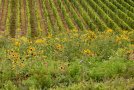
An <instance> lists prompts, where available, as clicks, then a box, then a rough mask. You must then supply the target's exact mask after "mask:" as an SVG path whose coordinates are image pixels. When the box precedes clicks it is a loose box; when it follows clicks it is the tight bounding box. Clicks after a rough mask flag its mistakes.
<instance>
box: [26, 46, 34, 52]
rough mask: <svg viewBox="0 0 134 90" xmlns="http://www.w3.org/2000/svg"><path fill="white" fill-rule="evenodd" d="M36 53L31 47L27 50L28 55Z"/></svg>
mask: <svg viewBox="0 0 134 90" xmlns="http://www.w3.org/2000/svg"><path fill="white" fill-rule="evenodd" d="M34 51H35V48H34V47H31V46H30V47H29V48H28V49H27V52H28V53H32V52H34Z"/></svg>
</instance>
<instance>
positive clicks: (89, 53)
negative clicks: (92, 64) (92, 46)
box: [83, 49, 94, 56]
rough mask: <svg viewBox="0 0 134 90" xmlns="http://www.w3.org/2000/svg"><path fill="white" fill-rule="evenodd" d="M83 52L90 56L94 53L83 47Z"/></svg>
mask: <svg viewBox="0 0 134 90" xmlns="http://www.w3.org/2000/svg"><path fill="white" fill-rule="evenodd" d="M83 54H85V55H89V56H92V55H93V54H94V53H93V52H92V51H91V50H89V49H85V50H83Z"/></svg>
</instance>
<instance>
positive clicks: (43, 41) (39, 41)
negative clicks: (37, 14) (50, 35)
mask: <svg viewBox="0 0 134 90" xmlns="http://www.w3.org/2000/svg"><path fill="white" fill-rule="evenodd" d="M35 43H36V44H44V43H45V40H43V39H37V40H36V41H35Z"/></svg>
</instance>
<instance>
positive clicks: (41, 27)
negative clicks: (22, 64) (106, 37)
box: [0, 0, 134, 37]
mask: <svg viewBox="0 0 134 90" xmlns="http://www.w3.org/2000/svg"><path fill="white" fill-rule="evenodd" d="M108 28H110V29H113V30H115V31H119V30H133V29H134V1H133V0H127V1H126V0H125V1H124V0H19V1H16V0H0V34H4V35H5V36H11V37H19V36H26V37H37V36H44V35H48V34H55V33H57V32H61V31H63V32H66V31H70V30H73V29H77V30H93V31H104V30H107V29H108Z"/></svg>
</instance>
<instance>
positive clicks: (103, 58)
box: [0, 29, 134, 90]
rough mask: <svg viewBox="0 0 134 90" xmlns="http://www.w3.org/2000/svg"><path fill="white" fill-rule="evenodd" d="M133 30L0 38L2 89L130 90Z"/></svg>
mask: <svg viewBox="0 0 134 90" xmlns="http://www.w3.org/2000/svg"><path fill="white" fill-rule="evenodd" d="M133 55H134V31H119V32H118V33H116V32H113V30H111V29H108V30H106V31H104V32H93V31H90V30H87V31H78V30H72V31H69V32H63V33H62V32H61V33H59V34H54V35H51V34H49V35H47V36H46V37H40V38H34V39H28V38H26V37H20V38H7V37H3V36H0V78H1V81H0V89H1V90H38V89H45V90H46V89H49V90H130V89H132V88H134V83H133V82H134V72H133V71H134V56H133Z"/></svg>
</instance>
